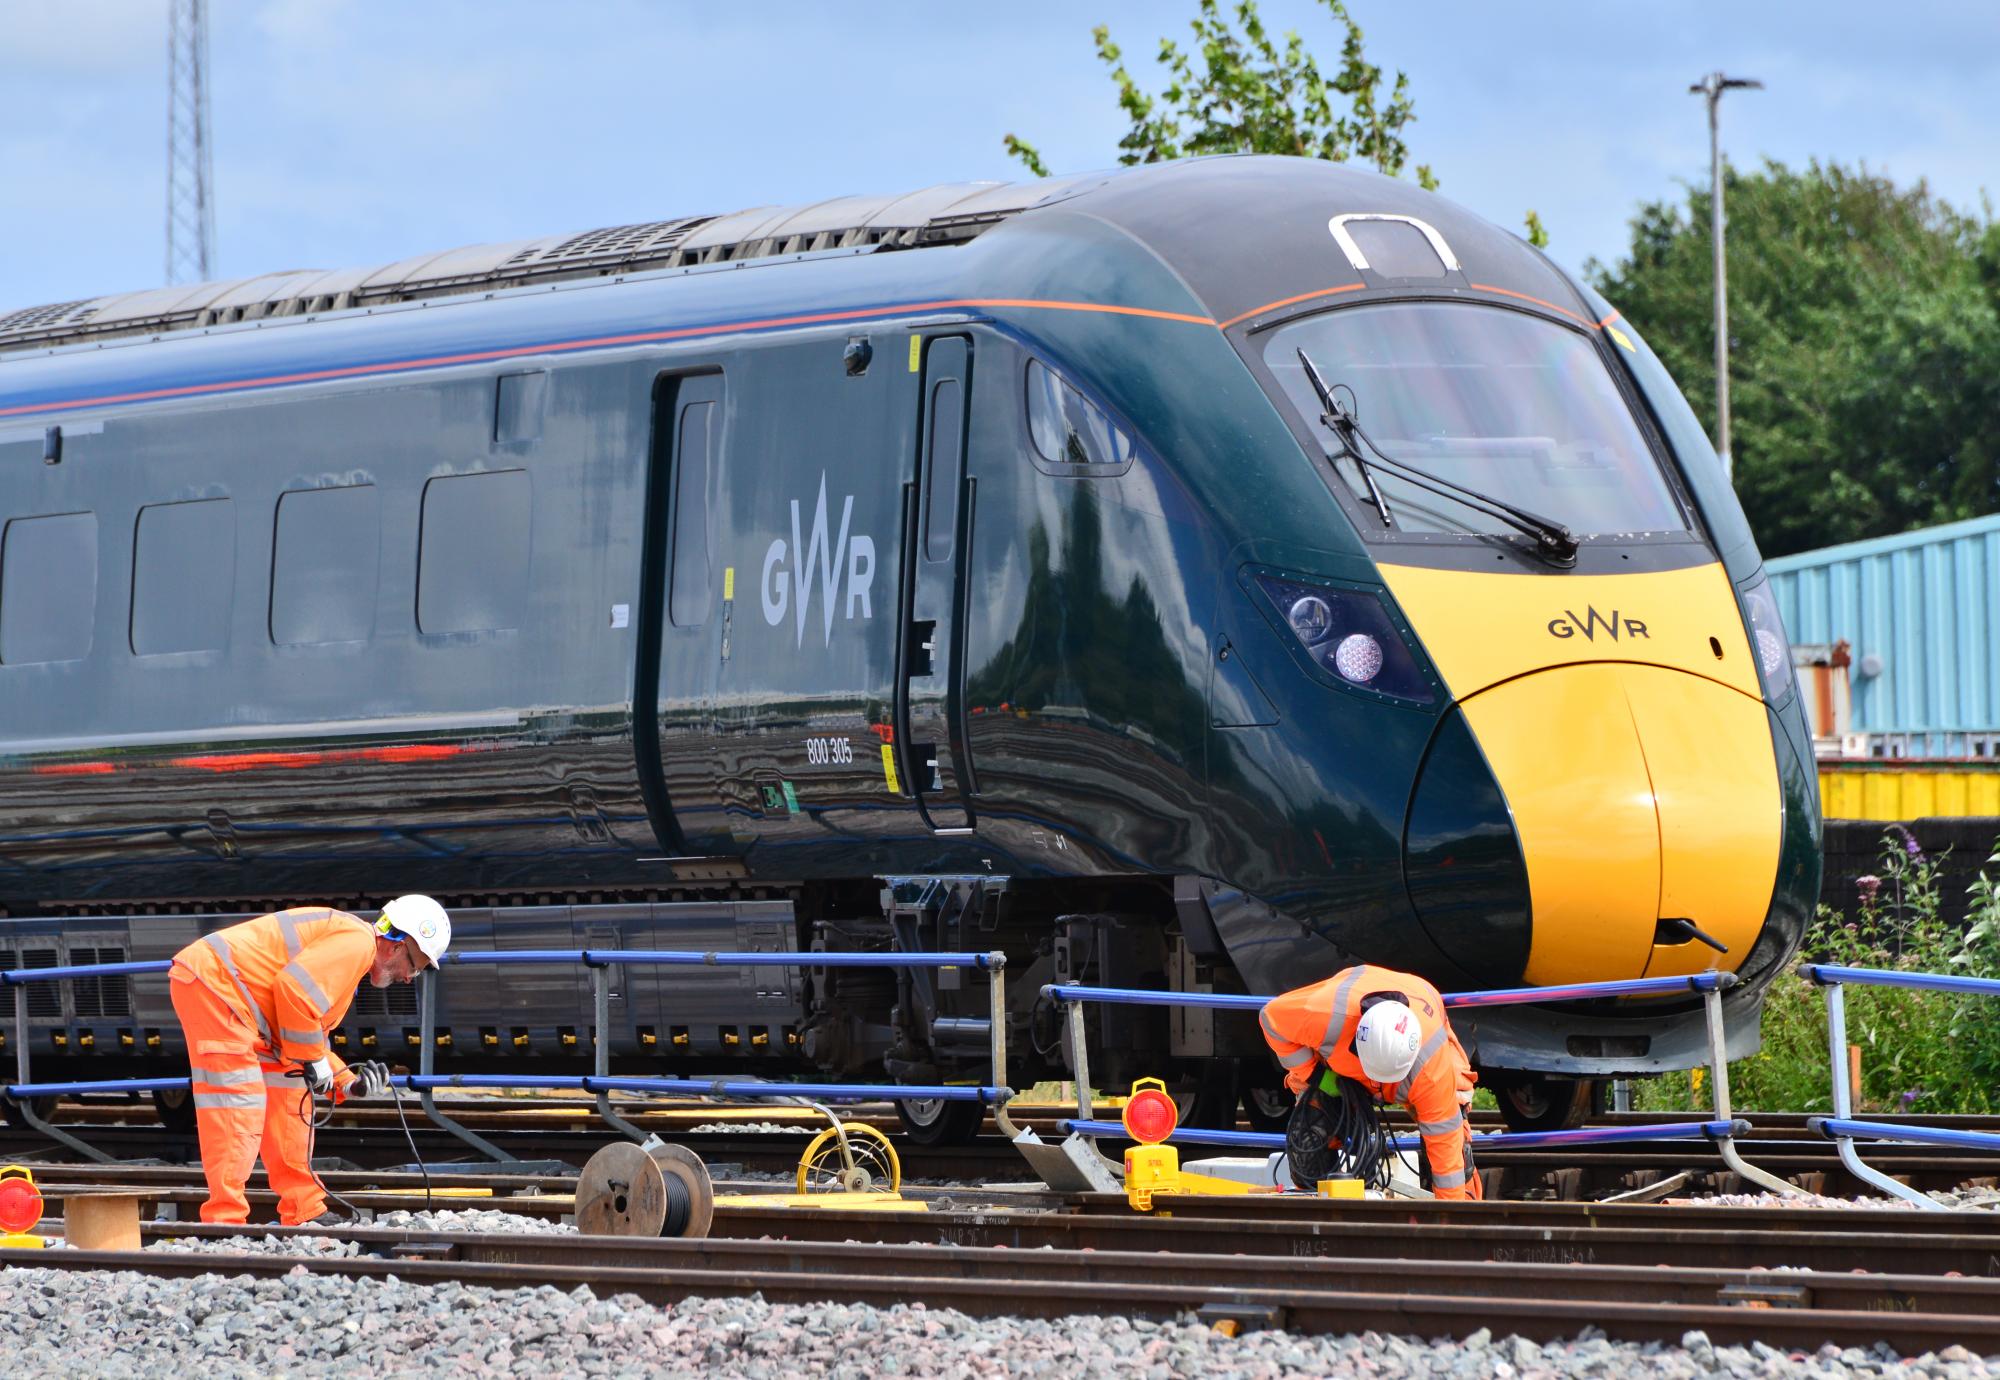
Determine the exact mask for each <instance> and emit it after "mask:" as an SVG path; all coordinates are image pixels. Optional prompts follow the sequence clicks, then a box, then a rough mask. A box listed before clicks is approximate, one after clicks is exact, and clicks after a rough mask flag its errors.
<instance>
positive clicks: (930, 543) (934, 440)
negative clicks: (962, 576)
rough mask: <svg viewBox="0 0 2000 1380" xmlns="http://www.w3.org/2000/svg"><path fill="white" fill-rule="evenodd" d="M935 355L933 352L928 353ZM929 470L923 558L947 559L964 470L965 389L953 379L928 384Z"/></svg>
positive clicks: (925, 489)
mask: <svg viewBox="0 0 2000 1380" xmlns="http://www.w3.org/2000/svg"><path fill="white" fill-rule="evenodd" d="M932 353H933V355H934V356H935V354H936V353H938V352H937V351H933V352H932ZM930 423H931V434H930V437H929V439H928V443H927V449H928V450H929V459H930V467H929V469H928V470H927V471H926V473H925V474H924V495H925V497H924V558H925V559H926V560H932V561H948V560H950V559H951V543H952V538H953V536H954V535H955V532H954V530H953V529H954V528H955V527H956V526H957V516H958V485H959V477H960V475H961V473H962V472H963V470H964V464H963V451H964V447H965V387H964V385H963V384H961V383H960V382H959V381H958V380H957V379H952V378H945V379H939V380H938V381H937V382H936V383H934V384H933V385H931V405H930Z"/></svg>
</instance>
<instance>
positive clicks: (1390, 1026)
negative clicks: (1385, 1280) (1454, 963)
mask: <svg viewBox="0 0 2000 1380" xmlns="http://www.w3.org/2000/svg"><path fill="white" fill-rule="evenodd" d="M1258 1021H1259V1023H1260V1024H1261V1025H1262V1026H1263V1028H1264V1039H1265V1041H1266V1042H1267V1043H1268V1044H1269V1045H1270V1046H1271V1049H1272V1050H1273V1052H1275V1053H1276V1054H1277V1056H1278V1062H1279V1063H1281V1064H1283V1065H1284V1066H1285V1070H1286V1073H1285V1085H1286V1086H1287V1087H1289V1088H1290V1089H1291V1090H1292V1091H1293V1092H1294V1093H1297V1094H1299V1100H1298V1104H1297V1105H1296V1106H1295V1107H1294V1108H1293V1109H1292V1119H1291V1124H1290V1125H1288V1126H1287V1127H1286V1129H1285V1150H1286V1154H1287V1155H1288V1156H1289V1157H1290V1161H1291V1168H1292V1178H1293V1180H1294V1181H1295V1182H1296V1183H1297V1184H1298V1186H1299V1187H1300V1188H1306V1189H1310V1188H1311V1187H1312V1186H1313V1185H1314V1184H1315V1183H1316V1182H1317V1181H1318V1180H1320V1179H1322V1178H1327V1177H1330V1174H1329V1173H1328V1171H1329V1170H1330V1169H1331V1168H1332V1166H1333V1164H1334V1162H1335V1159H1336V1155H1337V1154H1342V1155H1344V1156H1345V1158H1346V1160H1347V1163H1348V1165H1349V1167H1350V1169H1352V1170H1353V1171H1354V1172H1355V1173H1356V1174H1357V1175H1358V1177H1360V1178H1363V1179H1378V1180H1379V1182H1378V1186H1381V1185H1383V1184H1386V1182H1387V1175H1386V1172H1378V1171H1386V1169H1387V1163H1386V1160H1385V1159H1384V1158H1383V1152H1384V1151H1385V1150H1386V1139H1385V1135H1384V1132H1383V1130H1382V1125H1381V1118H1380V1114H1379V1112H1378V1110H1377V1103H1378V1102H1380V1103H1390V1102H1400V1103H1402V1104H1403V1105H1404V1106H1405V1107H1407V1108H1408V1109H1409V1111H1410V1115H1411V1116H1413V1117H1415V1118H1416V1122H1417V1130H1418V1131H1420V1132H1421V1133H1422V1134H1423V1138H1424V1158H1425V1160H1426V1162H1427V1163H1428V1166H1429V1170H1430V1173H1429V1179H1430V1187H1431V1190H1432V1192H1433V1193H1435V1194H1436V1195H1437V1196H1438V1197H1440V1198H1477V1197H1479V1196H1480V1190H1479V1171H1478V1170H1477V1169H1476V1168H1474V1167H1473V1163H1472V1141H1471V1128H1470V1127H1469V1126H1468V1125H1467V1123H1466V1119H1465V1109H1466V1107H1467V1106H1468V1105H1469V1104H1470V1103H1471V1101H1472V1085H1473V1083H1474V1081H1476V1079H1477V1077H1478V1075H1477V1074H1475V1073H1473V1071H1472V1064H1471V1062H1470V1061H1469V1060H1468V1059H1467V1058H1466V1057H1465V1050H1464V1049H1462V1048H1461V1047H1460V1046H1459V1043H1458V1036H1456V1035H1454V1034H1453V1033H1452V1029H1451V1022H1450V1021H1449V1020H1448V1019H1447V1018H1446V1016H1445V1011H1444V999H1443V998H1442V997H1441V996H1439V995H1438V990H1437V988H1435V987H1433V986H1431V985H1430V984H1429V983H1428V982H1425V981H1424V980H1423V979H1422V978H1420V977H1417V976H1416V975H1415V974H1413V973H1399V972H1397V971H1396V970H1395V969H1393V968H1378V967H1376V966H1374V965H1372V964H1366V963H1363V964H1359V965H1357V966H1355V967H1352V968H1347V969H1343V970H1342V971H1340V972H1338V973H1335V974H1334V975H1333V976H1332V977H1330V978H1328V979H1327V980H1326V981H1325V982H1316V983H1314V984H1313V985H1312V986H1310V987H1300V988H1297V989H1296V990H1294V991H1290V992H1286V993H1285V994H1283V995H1282V996H1278V997H1273V998H1272V999H1271V1000H1270V1001H1269V1002H1267V1003H1265V1005H1264V1009H1263V1011H1262V1013H1261V1014H1260V1015H1259V1017H1258ZM1315 1071H1317V1077H1315Z"/></svg>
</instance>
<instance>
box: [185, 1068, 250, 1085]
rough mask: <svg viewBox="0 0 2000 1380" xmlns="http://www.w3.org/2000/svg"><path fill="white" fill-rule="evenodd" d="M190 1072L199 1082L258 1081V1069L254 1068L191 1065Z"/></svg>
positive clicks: (224, 1083) (226, 1083)
mask: <svg viewBox="0 0 2000 1380" xmlns="http://www.w3.org/2000/svg"><path fill="white" fill-rule="evenodd" d="M188 1072H189V1073H191V1074H193V1075H194V1081H195V1082H197V1083H220V1084H223V1085H225V1086H226V1085H228V1084H230V1083H255V1082H256V1081H257V1070H256V1069H254V1068H247V1069H202V1068H194V1067H192V1066H190V1067H189V1069H188Z"/></svg>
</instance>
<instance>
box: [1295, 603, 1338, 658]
mask: <svg viewBox="0 0 2000 1380" xmlns="http://www.w3.org/2000/svg"><path fill="white" fill-rule="evenodd" d="M1285 617H1286V618H1287V619H1288V620H1289V621H1290V623H1291V625H1292V631H1293V632H1295V633H1297V634H1298V635H1299V641H1301V642H1303V643H1305V644H1306V646H1308V647H1311V646H1315V645H1317V644H1319V643H1321V642H1324V641H1326V635H1327V634H1328V633H1330V632H1332V631H1333V610H1332V609H1330V608H1328V607H1327V606H1326V600H1324V599H1322V598H1320V597H1319V596H1318V595H1317V594H1302V595H1300V596H1299V597H1298V598H1297V599H1295V600H1293V601H1292V607H1291V610H1290V611H1289V612H1288V613H1287V614H1286V615H1285Z"/></svg>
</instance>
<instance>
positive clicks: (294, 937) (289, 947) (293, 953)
mask: <svg viewBox="0 0 2000 1380" xmlns="http://www.w3.org/2000/svg"><path fill="white" fill-rule="evenodd" d="M278 928H279V929H280V930H282V931H284V934H285V957H286V958H297V957H298V956H299V950H300V949H302V948H304V947H305V945H303V944H301V943H300V942H299V927H298V926H297V925H296V924H294V923H293V922H292V917H291V914H290V913H289V912H287V911H282V910H281V911H279V912H278Z"/></svg>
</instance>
